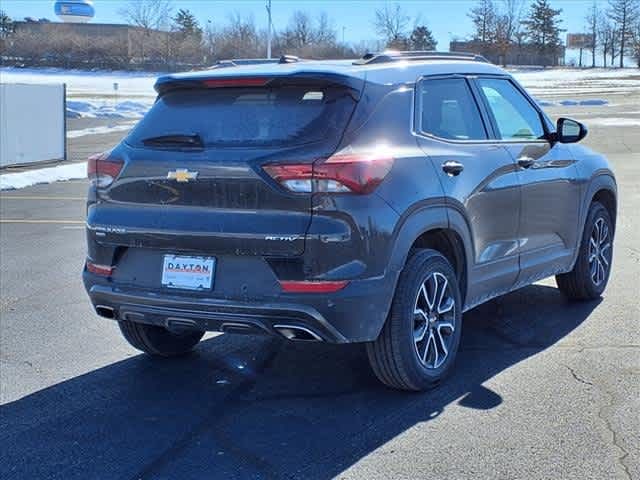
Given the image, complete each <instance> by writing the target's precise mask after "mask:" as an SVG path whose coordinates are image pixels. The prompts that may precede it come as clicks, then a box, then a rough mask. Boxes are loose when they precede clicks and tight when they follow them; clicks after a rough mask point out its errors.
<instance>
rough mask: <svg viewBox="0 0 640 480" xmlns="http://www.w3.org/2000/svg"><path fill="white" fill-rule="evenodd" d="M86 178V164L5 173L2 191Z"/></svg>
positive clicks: (0, 185) (0, 176)
mask: <svg viewBox="0 0 640 480" xmlns="http://www.w3.org/2000/svg"><path fill="white" fill-rule="evenodd" d="M86 177H87V163H86V162H82V163H72V164H70V165H58V166H57V167H50V168H39V169H37V170H29V171H25V172H16V173H5V174H2V175H0V190H13V189H16V188H24V187H30V186H31V185H36V184H38V183H51V182H58V181H61V180H73V179H77V178H86Z"/></svg>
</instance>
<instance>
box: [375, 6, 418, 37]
mask: <svg viewBox="0 0 640 480" xmlns="http://www.w3.org/2000/svg"><path fill="white" fill-rule="evenodd" d="M410 20H411V18H410V17H409V16H408V15H407V14H405V12H404V11H403V10H402V8H401V7H400V5H398V4H397V3H396V4H395V5H394V6H393V7H389V5H385V6H384V8H381V9H378V10H376V18H375V20H374V26H375V29H376V32H377V33H378V35H380V36H382V37H383V38H384V39H385V41H386V42H387V45H388V46H392V45H397V44H398V43H401V42H402V40H405V41H406V36H407V35H406V32H407V28H408V26H409V21H410Z"/></svg>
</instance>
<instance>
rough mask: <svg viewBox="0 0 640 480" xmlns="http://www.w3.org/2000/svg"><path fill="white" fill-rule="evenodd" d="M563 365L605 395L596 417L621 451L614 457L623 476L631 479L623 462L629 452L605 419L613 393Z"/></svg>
mask: <svg viewBox="0 0 640 480" xmlns="http://www.w3.org/2000/svg"><path fill="white" fill-rule="evenodd" d="M564 367H565V368H566V369H567V370H569V372H571V376H572V377H573V378H574V379H575V380H576V381H577V382H579V383H582V384H583V385H587V386H588V387H593V388H595V389H596V390H598V391H600V392H602V393H603V394H604V395H605V396H606V397H607V401H606V403H605V404H603V405H601V406H600V408H599V409H598V418H599V419H600V420H601V421H602V423H603V424H604V426H605V428H606V429H607V431H608V432H609V434H610V436H611V438H610V443H612V444H613V446H614V447H615V448H617V449H618V450H619V451H620V453H621V454H620V455H618V456H617V458H616V460H617V464H618V465H619V466H620V468H621V469H622V471H623V472H624V475H625V477H626V478H628V479H629V480H631V478H632V477H631V473H630V472H629V467H627V465H626V463H625V461H626V459H627V457H628V456H629V452H628V451H627V449H625V448H624V446H623V445H622V444H621V443H620V439H619V438H618V433H617V432H616V430H615V429H614V428H613V425H612V424H611V422H610V421H609V420H608V419H607V417H606V415H605V413H606V410H607V409H609V408H612V407H613V406H614V404H615V402H614V397H613V395H612V394H611V393H610V392H608V391H607V390H604V389H601V388H598V387H597V386H596V385H594V384H593V383H592V382H590V381H589V380H587V379H585V378H583V377H582V376H581V375H579V374H578V372H576V370H575V369H573V368H572V367H570V366H569V365H564Z"/></svg>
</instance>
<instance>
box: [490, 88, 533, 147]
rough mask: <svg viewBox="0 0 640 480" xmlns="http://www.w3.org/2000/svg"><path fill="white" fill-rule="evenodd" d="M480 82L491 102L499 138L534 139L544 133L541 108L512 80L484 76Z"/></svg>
mask: <svg viewBox="0 0 640 480" xmlns="http://www.w3.org/2000/svg"><path fill="white" fill-rule="evenodd" d="M478 84H479V85H480V89H481V90H482V93H484V96H485V97H486V98H487V102H489V108H490V110H491V113H493V116H494V118H495V121H496V124H497V126H498V134H499V135H500V138H502V139H503V140H520V139H524V140H532V139H539V138H543V137H544V129H543V128H542V122H541V121H540V115H539V114H538V111H537V110H536V109H535V108H533V106H532V105H531V103H529V101H528V100H527V99H526V98H525V96H524V95H522V93H520V92H519V91H518V89H517V88H516V87H515V86H514V85H513V84H512V83H511V82H510V81H509V80H502V79H499V78H482V79H479V80H478Z"/></svg>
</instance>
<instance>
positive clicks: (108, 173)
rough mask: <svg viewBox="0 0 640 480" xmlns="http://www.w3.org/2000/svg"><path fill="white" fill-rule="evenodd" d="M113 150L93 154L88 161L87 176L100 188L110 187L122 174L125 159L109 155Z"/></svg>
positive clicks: (92, 183)
mask: <svg viewBox="0 0 640 480" xmlns="http://www.w3.org/2000/svg"><path fill="white" fill-rule="evenodd" d="M110 153H111V152H102V153H97V154H95V155H91V156H90V157H89V160H88V161H87V177H88V178H89V182H90V183H91V185H93V186H96V187H98V188H105V187H108V186H109V185H111V184H112V183H113V181H114V180H115V179H116V177H117V176H118V175H119V174H120V171H121V170H122V167H123V166H124V161H123V160H121V159H119V158H112V157H109V154H110Z"/></svg>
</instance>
